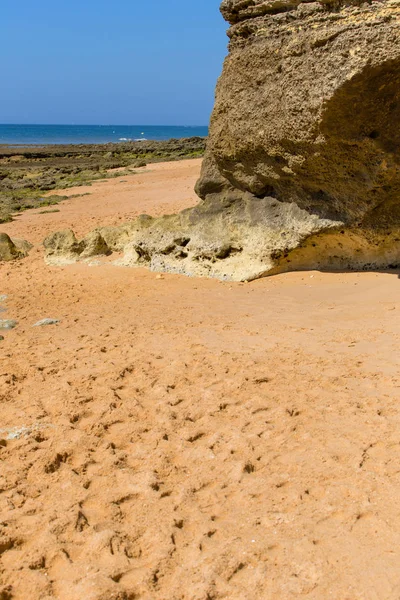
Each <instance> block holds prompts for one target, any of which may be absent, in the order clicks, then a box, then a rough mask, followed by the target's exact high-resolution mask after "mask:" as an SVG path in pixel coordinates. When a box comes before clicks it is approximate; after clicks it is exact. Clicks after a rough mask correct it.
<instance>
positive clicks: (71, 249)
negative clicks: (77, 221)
mask: <svg viewBox="0 0 400 600" xmlns="http://www.w3.org/2000/svg"><path fill="white" fill-rule="evenodd" d="M43 245H44V247H45V249H46V257H47V260H48V262H50V263H51V262H54V263H57V262H58V261H60V260H61V261H74V260H76V259H77V258H78V257H79V256H80V255H81V254H82V251H83V244H82V242H78V240H77V239H76V237H75V234H74V232H73V231H72V230H71V229H63V230H62V231H56V232H55V233H51V234H50V235H48V236H47V237H46V239H45V240H44V241H43Z"/></svg>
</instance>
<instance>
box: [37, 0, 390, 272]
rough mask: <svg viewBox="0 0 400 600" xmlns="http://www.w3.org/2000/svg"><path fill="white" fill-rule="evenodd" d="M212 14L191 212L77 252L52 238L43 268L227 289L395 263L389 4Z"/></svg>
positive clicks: (251, 3) (253, 0)
mask: <svg viewBox="0 0 400 600" xmlns="http://www.w3.org/2000/svg"><path fill="white" fill-rule="evenodd" d="M221 11H222V14H223V15H224V17H225V19H227V20H228V21H229V23H230V24H231V27H230V29H229V32H228V35H229V37H230V45H229V56H228V57H227V58H226V60H225V64H224V68H223V73H222V76H221V78H220V79H219V81H218V85H217V91H216V102H215V107H214V111H213V115H212V118H211V125H210V136H209V140H208V148H207V153H206V157H205V159H204V162H203V167H202V173H201V177H200V180H199V181H198V183H197V186H196V191H197V194H198V195H199V196H200V198H201V199H202V202H201V203H200V204H199V205H198V206H196V207H195V208H191V209H188V210H185V211H183V212H182V213H180V214H178V215H174V216H168V217H162V218H158V219H152V218H150V217H147V216H143V217H141V218H138V219H137V220H135V221H133V222H132V223H129V224H126V225H123V226H121V227H116V228H102V229H99V230H96V231H95V232H93V233H92V234H90V236H88V238H85V239H84V240H82V241H80V242H78V241H77V240H74V241H73V240H72V238H71V233H69V234H68V235H67V234H65V232H64V234H63V236H61V238H62V239H61V238H60V234H55V236H54V235H53V236H52V237H50V238H47V240H46V243H45V245H46V248H47V259H48V260H53V261H54V260H57V257H58V258H59V257H60V256H62V255H63V253H64V256H66V255H68V256H69V258H70V259H71V260H78V259H81V258H85V257H87V256H88V255H90V254H92V253H93V252H94V251H99V252H100V250H101V252H100V253H102V252H105V251H106V252H113V251H116V250H117V251H123V252H124V255H125V258H124V259H123V261H124V263H125V264H129V265H132V266H140V265H146V266H149V267H150V268H152V269H153V270H155V271H168V272H175V273H184V274H186V275H200V276H211V277H218V278H221V279H231V280H250V279H255V278H257V277H261V276H264V275H269V274H274V273H279V272H283V271H288V270H298V269H321V270H337V269H365V270H366V269H381V268H387V267H395V266H399V265H400V127H399V123H400V2H399V0H380V1H372V2H358V1H348V2H343V1H336V2H326V1H323V2H302V1H299V0H224V1H223V2H222V6H221ZM57 236H58V237H57ZM68 240H69V241H68Z"/></svg>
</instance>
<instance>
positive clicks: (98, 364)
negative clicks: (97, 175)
mask: <svg viewBox="0 0 400 600" xmlns="http://www.w3.org/2000/svg"><path fill="white" fill-rule="evenodd" d="M199 167H200V162H199V161H183V162H178V163H165V164H162V165H161V164H159V165H150V166H149V167H148V168H146V169H143V170H141V171H142V172H141V173H140V174H137V175H132V176H123V177H121V179H113V180H110V181H107V182H104V183H97V184H94V185H93V186H91V187H90V188H88V189H87V190H86V189H85V188H77V189H75V190H69V191H68V193H69V194H73V193H83V192H85V191H89V192H90V193H91V195H90V196H84V197H82V198H76V199H72V200H67V201H65V202H63V203H62V204H60V205H59V206H58V208H59V209H60V212H59V213H52V214H44V215H39V214H38V212H39V211H37V210H35V211H27V212H25V213H24V214H23V215H22V216H20V217H18V219H17V220H16V221H15V222H13V223H10V224H7V225H3V226H1V230H2V231H6V232H7V233H9V234H10V235H12V236H16V237H24V238H26V239H28V240H29V241H31V242H33V243H35V244H36V246H35V248H34V249H33V250H32V251H31V254H30V256H29V257H28V258H27V259H24V260H22V261H19V262H14V263H12V264H11V263H8V264H1V265H0V295H1V294H7V295H8V299H7V301H6V302H5V303H2V304H0V306H1V305H2V306H6V307H7V312H4V313H1V314H0V318H15V319H17V320H18V321H19V326H18V327H17V328H16V329H14V330H12V331H7V332H2V334H3V335H4V337H5V340H4V341H2V342H0V361H1V362H0V398H1V422H0V429H1V432H0V440H3V441H2V442H1V441H0V459H1V471H0V492H1V493H0V521H1V522H0V599H1V600H136V599H140V600H211V599H212V600H214V599H222V598H224V599H233V600H286V599H298V598H307V599H318V600H325V599H328V598H329V599H332V600H370V599H371V600H375V599H378V600H392V599H393V600H395V599H398V598H399V597H400V568H399V566H400V543H399V542H400V521H399V518H398V517H399V513H400V508H399V497H400V377H399V341H400V319H399V312H400V294H399V286H400V283H399V279H398V276H397V274H394V273H393V272H392V273H383V274H379V273H361V274H358V273H352V274H339V273H338V274H320V273H317V272H314V273H290V274H286V275H280V276H276V277H273V278H269V279H264V280H260V281H256V282H253V283H250V284H237V283H235V284H231V283H219V282H218V281H214V280H205V279H203V280H200V279H188V278H184V277H180V276H176V275H163V276H162V277H161V278H159V277H157V276H156V274H155V273H151V272H149V271H145V270H142V269H127V268H122V267H115V266H112V265H109V264H106V265H103V266H100V267H89V266H87V265H82V264H80V265H73V266H69V267H63V268H56V267H48V266H46V265H45V264H44V261H43V249H42V248H41V247H40V245H39V242H40V241H41V240H42V239H43V238H44V237H45V235H47V234H48V233H50V232H51V231H54V230H56V229H61V228H64V227H72V228H73V229H74V230H75V232H76V233H77V234H78V235H83V234H85V233H87V232H88V231H90V230H91V229H93V228H94V227H95V226H98V225H107V224H117V223H120V222H123V221H125V220H127V219H128V218H130V217H133V216H135V215H137V214H140V213H143V212H146V213H149V214H152V215H156V214H161V213H165V212H174V211H176V210H179V209H181V208H183V207H185V206H191V205H193V204H194V203H195V202H196V197H195V195H194V193H193V191H192V190H193V185H194V182H195V180H196V177H197V175H198V172H199ZM121 180H122V182H121ZM123 181H125V183H124V182H123ZM45 317H51V318H59V319H61V322H60V323H59V324H58V325H52V326H48V327H43V328H32V325H33V324H34V323H35V322H36V321H37V320H39V319H42V318H45Z"/></svg>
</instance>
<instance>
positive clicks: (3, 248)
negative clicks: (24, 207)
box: [0, 233, 32, 261]
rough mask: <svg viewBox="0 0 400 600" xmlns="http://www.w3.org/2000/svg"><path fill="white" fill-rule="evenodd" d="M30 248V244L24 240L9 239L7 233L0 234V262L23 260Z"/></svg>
mask: <svg viewBox="0 0 400 600" xmlns="http://www.w3.org/2000/svg"><path fill="white" fill-rule="evenodd" d="M31 248H32V244H30V243H29V242H27V241H26V240H20V239H17V238H13V239H11V238H10V236H9V235H7V233H0V261H8V260H15V259H17V258H24V257H25V256H26V255H27V254H28V252H29V250H30V249H31Z"/></svg>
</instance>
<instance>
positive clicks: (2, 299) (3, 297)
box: [0, 294, 8, 302]
mask: <svg viewBox="0 0 400 600" xmlns="http://www.w3.org/2000/svg"><path fill="white" fill-rule="evenodd" d="M7 298H8V296H7V294H0V302H5V301H6V300H7Z"/></svg>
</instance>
